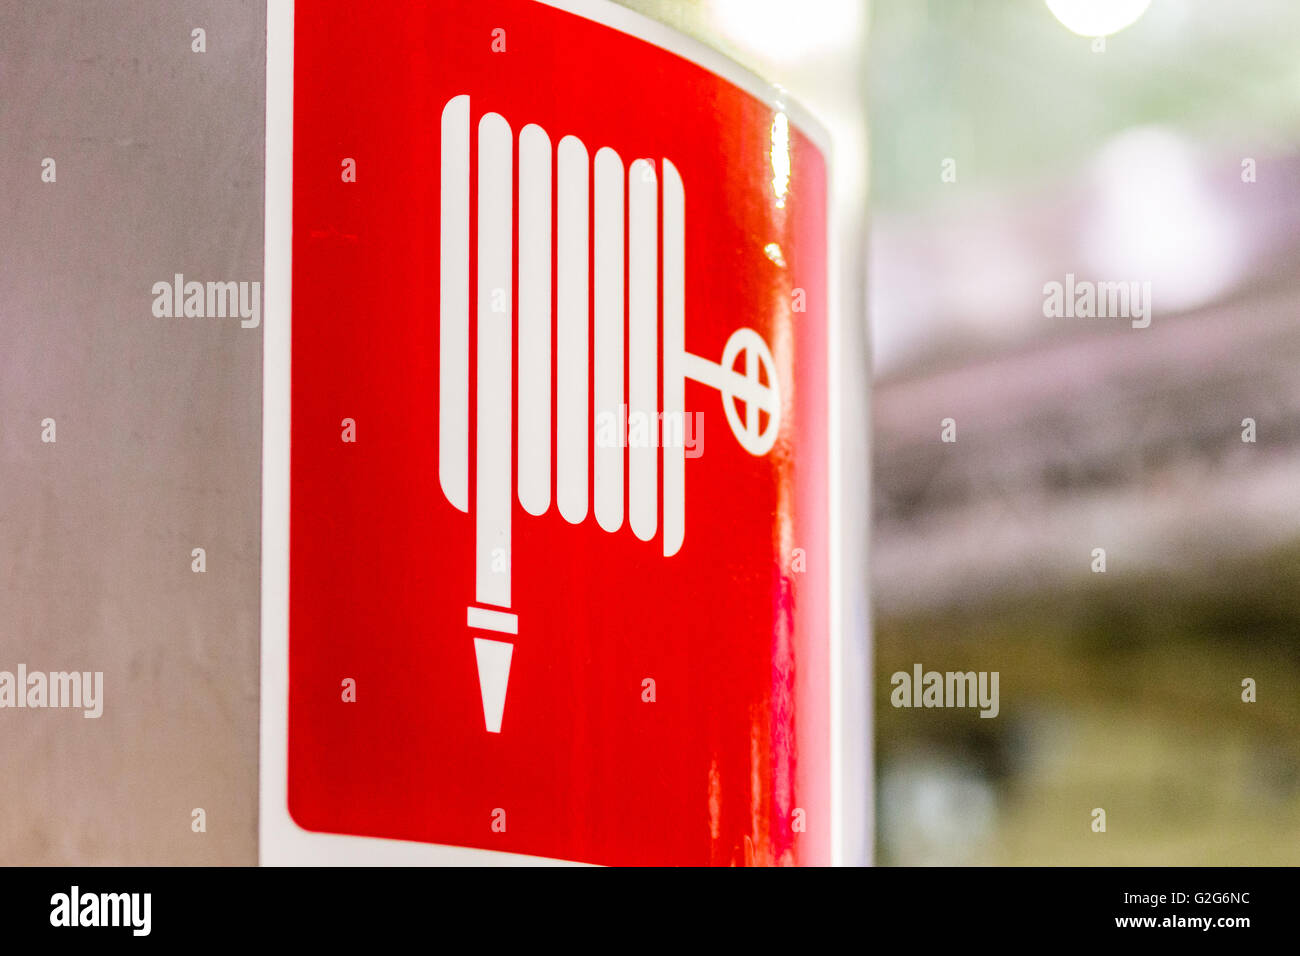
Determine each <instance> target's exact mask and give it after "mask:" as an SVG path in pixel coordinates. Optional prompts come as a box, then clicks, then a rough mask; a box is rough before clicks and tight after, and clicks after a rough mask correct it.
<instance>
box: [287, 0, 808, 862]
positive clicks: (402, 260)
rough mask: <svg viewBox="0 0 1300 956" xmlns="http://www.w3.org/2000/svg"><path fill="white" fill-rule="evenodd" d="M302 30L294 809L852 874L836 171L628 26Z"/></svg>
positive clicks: (354, 9)
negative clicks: (839, 710) (835, 511)
mask: <svg viewBox="0 0 1300 956" xmlns="http://www.w3.org/2000/svg"><path fill="white" fill-rule="evenodd" d="M577 6H582V7H584V8H586V7H596V6H599V7H600V8H601V9H605V10H617V8H613V7H612V6H611V5H607V4H595V3H592V2H586V3H582V4H577ZM296 18H297V20H296V26H295V31H294V51H293V56H294V92H293V96H294V125H293V137H294V143H293V266H292V313H293V315H292V367H291V376H292V378H291V398H292V411H291V458H290V522H289V529H290V530H289V657H288V667H289V675H288V676H289V701H288V707H289V723H288V775H287V781H288V792H287V801H288V806H289V811H290V813H291V815H292V818H293V820H294V821H296V823H297V824H298V825H299V826H301V827H303V828H305V829H307V830H313V831H323V832H327V833H334V834H349V835H355V836H368V837H387V838H395V839H398V840H407V841H419V842H423V843H431V844H445V845H452V846H459V847H473V848H481V849H487V850H498V851H505V852H509V853H519V854H529V855H535V856H541V857H548V858H553V859H561V860H573V861H581V862H591V863H609V864H710V863H711V864H733V863H734V864H744V863H825V862H829V856H830V771H829V765H830V703H829V695H830V656H829V628H830V619H829V606H828V603H829V593H828V588H829V568H828V562H829V557H828V511H827V493H826V489H827V479H828V472H827V455H828V447H827V414H828V405H827V402H828V396H827V388H826V371H827V338H826V336H827V321H828V320H827V295H828V284H827V248H826V237H827V229H826V204H827V195H826V192H827V171H826V166H825V160H824V158H823V155H822V153H821V152H820V151H819V149H818V147H817V146H816V145H815V144H814V142H813V141H812V140H811V139H810V138H809V136H808V135H807V134H806V133H805V132H803V131H801V129H800V123H798V122H796V121H792V120H790V119H788V117H787V111H786V109H784V108H783V107H782V106H781V105H780V104H777V103H774V102H769V101H764V100H763V99H761V98H759V97H757V96H755V95H754V94H753V93H751V92H747V91H746V90H745V89H742V88H741V86H740V85H737V84H736V83H733V82H732V81H731V80H729V79H726V78H723V77H722V76H720V75H718V73H715V72H712V71H711V70H710V69H708V68H705V67H704V66H701V65H698V64H697V63H696V62H693V61H692V59H691V58H689V57H687V56H683V55H680V54H678V53H674V52H670V51H669V50H667V49H665V48H664V46H663V45H664V43H665V42H666V41H667V40H668V39H669V38H670V37H671V34H669V33H668V31H666V30H663V29H662V28H658V27H652V26H651V25H649V24H648V21H643V20H641V19H640V18H637V17H635V16H634V15H632V14H628V13H627V12H626V11H622V10H618V11H617V15H612V19H613V21H614V22H615V23H616V26H610V25H608V24H607V23H602V22H597V21H596V20H593V19H589V18H587V17H584V16H581V15H578V14H577V13H574V12H570V11H567V10H563V9H557V8H556V7H554V6H552V5H548V4H544V3H539V2H532V0H498V2H490V3H488V2H428V0H420V2H405V3H400V4H384V5H382V6H380V7H376V6H373V5H372V6H367V5H365V4H355V3H344V2H328V3H324V2H323V3H313V4H302V5H299V6H298V8H297V12H296ZM605 19H607V20H609V19H611V17H610V16H607V17H605ZM629 25H631V26H629ZM617 26H622V27H624V28H625V29H619V28H616V27H617ZM634 28H635V29H634ZM628 30H632V32H628ZM635 32H641V33H642V34H643V35H646V36H649V37H650V39H651V40H655V41H656V42H657V43H658V44H659V45H656V42H650V41H649V40H647V39H642V38H640V37H638V36H635V35H632V34H633V33H635Z"/></svg>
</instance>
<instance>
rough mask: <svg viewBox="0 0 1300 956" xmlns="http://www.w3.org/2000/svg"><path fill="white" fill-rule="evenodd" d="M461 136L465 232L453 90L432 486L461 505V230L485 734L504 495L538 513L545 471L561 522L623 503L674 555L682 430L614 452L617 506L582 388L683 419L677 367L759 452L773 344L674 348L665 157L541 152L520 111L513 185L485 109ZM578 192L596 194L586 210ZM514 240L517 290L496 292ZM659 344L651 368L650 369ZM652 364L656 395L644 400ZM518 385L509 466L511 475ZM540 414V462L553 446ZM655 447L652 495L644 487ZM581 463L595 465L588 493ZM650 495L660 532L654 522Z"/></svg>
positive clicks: (681, 497) (605, 519)
mask: <svg viewBox="0 0 1300 956" xmlns="http://www.w3.org/2000/svg"><path fill="white" fill-rule="evenodd" d="M477 134H478V141H477V149H478V166H477V170H476V171H474V173H475V175H476V177H477V181H476V185H477V187H478V189H477V195H478V208H477V213H478V215H477V235H475V236H471V234H470V231H471V230H470V208H469V206H470V199H469V197H470V188H469V187H470V176H471V169H470V104H469V97H468V96H467V95H461V96H456V97H453V98H452V99H450V100H448V102H447V104H446V106H445V107H444V109H443V113H442V154H441V187H442V188H441V210H440V261H441V280H440V288H439V448H438V474H439V481H440V483H441V485H442V489H443V493H444V494H445V495H446V497H447V500H448V501H449V502H450V503H451V504H452V505H453V506H455V507H456V508H458V509H459V510H461V511H463V512H466V513H468V512H469V510H470V508H469V479H470V468H469V421H470V416H469V408H470V406H469V398H470V396H469V341H470V334H471V323H470V315H469V311H470V310H469V302H470V294H469V292H470V281H471V277H470V270H469V259H470V248H471V245H470V244H471V242H476V246H475V248H476V251H477V259H478V270H477V271H478V275H477V276H476V277H475V282H476V289H477V310H476V315H475V320H476V321H475V323H474V327H473V332H474V334H475V335H476V343H477V389H476V396H475V399H476V404H475V411H476V414H475V439H476V456H475V466H474V482H475V502H474V512H475V516H474V517H475V554H476V557H475V562H476V575H475V599H476V603H475V604H471V605H469V606H468V608H467V614H466V623H467V626H468V627H469V628H471V629H474V630H477V631H481V632H490V633H491V634H492V635H493V636H491V637H485V636H475V637H474V649H475V657H476V660H477V665H478V675H479V689H480V692H481V696H482V701H483V718H484V723H485V726H486V728H487V730H488V731H489V732H491V733H500V731H501V723H502V717H503V715H504V711H505V700H506V690H507V687H508V683H509V677H510V660H511V657H512V655H513V651H514V643H513V641H508V640H504V639H503V637H504V636H506V635H511V636H517V635H518V633H519V619H518V615H517V614H515V613H514V612H513V611H511V610H510V608H511V565H510V542H511V517H512V511H513V502H514V497H515V496H516V495H517V496H518V499H519V504H520V506H521V507H523V509H524V510H525V511H527V512H528V513H529V514H533V515H541V514H545V513H546V511H548V510H549V508H550V506H551V500H550V496H551V479H552V477H554V478H555V499H556V500H555V504H556V506H557V508H558V510H559V512H560V514H561V515H562V516H563V517H564V518H565V520H567V521H569V522H570V523H572V524H579V523H581V522H582V521H585V520H586V518H587V517H588V515H589V514H594V516H595V517H596V520H597V523H598V524H600V526H601V527H602V528H603V529H605V530H606V531H611V532H613V531H617V530H619V529H621V527H622V525H623V521H624V506H625V504H626V513H627V520H628V524H629V525H630V526H631V529H632V531H633V533H634V534H636V536H637V537H638V538H640V539H641V540H644V541H649V540H652V539H653V538H654V536H655V534H656V533H658V532H659V531H660V530H662V534H663V553H664V556H665V557H670V556H672V555H674V554H676V553H677V551H678V550H679V549H680V547H681V545H682V541H683V539H684V536H685V493H686V492H685V449H684V448H683V447H682V443H681V442H680V441H676V442H674V441H664V442H660V441H658V440H656V441H653V442H650V443H649V444H648V447H641V446H637V447H629V448H627V450H626V451H627V454H626V468H627V482H626V484H627V501H626V502H625V501H624V494H623V489H624V472H623V469H624V466H625V460H624V448H623V447H622V446H621V445H620V446H618V447H613V448H605V447H595V448H592V447H591V435H592V431H593V423H594V417H593V414H592V409H590V408H589V407H588V394H589V393H588V387H589V384H590V385H591V386H592V392H593V393H594V404H595V411H596V412H597V413H599V412H601V411H616V410H617V411H619V412H620V413H621V414H624V415H632V414H638V413H639V414H643V415H645V416H646V420H648V421H650V422H655V423H659V422H660V421H661V420H662V422H664V423H665V431H667V427H668V423H674V422H675V424H676V427H677V428H678V429H680V428H681V427H682V424H683V418H684V415H685V408H684V405H685V381H686V379H691V380H692V381H696V382H699V383H701V384H704V385H707V386H709V387H710V388H715V389H717V390H718V392H719V394H720V397H721V400H722V407H723V411H724V413H725V415H726V419H727V424H728V425H729V427H730V429H731V432H732V434H733V435H734V436H735V437H736V440H737V441H738V442H739V443H740V445H741V447H743V448H744V449H745V450H746V451H747V452H749V453H750V454H752V455H765V454H767V453H768V452H769V451H770V450H771V449H772V447H773V445H774V444H775V442H776V439H777V435H778V434H779V432H780V427H781V417H782V416H781V388H780V382H779V379H778V377H777V366H776V362H775V360H774V358H773V356H772V352H771V349H769V347H768V345H767V343H766V342H765V341H764V340H763V337H762V336H761V335H759V333H758V332H756V331H755V330H753V329H750V328H740V329H737V330H736V331H734V332H733V333H732V334H731V335H730V337H729V338H728V339H727V341H726V344H725V346H724V348H723V352H722V357H721V361H719V362H714V361H711V360H709V359H706V358H703V357H701V356H698V355H693V354H691V353H688V352H687V351H686V350H685V231H684V225H685V191H684V187H683V184H682V180H681V177H680V175H679V173H678V172H677V169H676V167H675V166H674V165H673V164H672V162H671V161H670V160H668V159H663V160H662V161H661V163H660V166H659V169H658V170H656V169H655V166H654V164H653V163H651V162H650V161H647V160H644V159H637V160H635V161H633V162H632V163H631V164H630V165H629V166H628V167H626V171H625V167H624V163H623V160H622V158H621V157H620V156H619V155H618V153H617V152H615V151H614V150H612V149H609V148H607V147H606V148H602V149H599V150H597V152H596V154H595V156H594V158H593V157H591V156H590V155H589V153H588V150H587V147H586V146H585V145H584V144H583V143H582V141H581V140H579V139H578V138H577V137H575V136H565V137H564V138H563V139H561V140H560V142H559V144H558V146H556V147H555V148H554V150H553V149H552V146H551V139H550V136H549V135H548V134H547V133H546V131H545V130H543V129H542V128H541V127H539V126H537V125H534V124H530V125H528V126H525V127H524V128H523V129H522V130H521V131H520V133H519V138H518V156H519V169H518V183H519V188H518V195H517V196H516V195H514V192H515V190H514V180H515V177H514V173H515V170H513V169H512V165H513V155H514V147H515V143H514V133H513V131H512V130H511V127H510V125H509V123H508V122H507V121H506V119H505V118H504V117H502V116H501V115H499V114H497V113H486V114H484V115H483V116H482V117H481V118H480V119H479V123H478V129H477ZM553 162H554V164H555V177H554V182H555V193H556V195H555V196H554V197H552V195H551V192H552V188H551V183H552V175H551V173H552V163H553ZM625 189H626V196H625V193H624V190H625ZM589 197H590V199H589ZM625 200H626V209H627V214H626V223H625V222H624V208H625V205H624V204H625ZM661 201H662V210H663V212H662V217H661V216H660V213H659V208H660V202H661ZM589 202H591V203H593V204H594V207H593V208H592V209H591V210H589V209H588V204H589ZM516 213H517V215H518V230H517V233H516V230H515V227H514V222H515V215H516ZM589 213H590V216H589ZM552 216H554V217H555V218H554V226H555V237H556V238H555V246H556V248H555V249H554V251H552V249H551V235H552ZM589 223H590V225H589ZM625 227H626V232H625ZM589 233H591V234H590V235H589ZM625 236H626V245H627V249H626V260H625V257H624V241H625ZM661 238H662V253H663V255H662V257H663V262H662V272H663V281H662V287H660V282H659V268H660V263H659V261H658V259H659V255H660V239H661ZM516 253H517V255H518V289H517V298H516V299H515V301H514V302H511V301H510V297H511V295H512V293H514V291H515V282H514V266H515V262H514V256H515V255H516ZM552 255H554V259H552ZM552 270H553V271H554V275H555V285H556V288H555V299H556V309H555V315H554V316H552V313H551V291H552V290H551V276H552ZM589 282H590V283H591V288H590V289H589V288H588V283H589ZM625 291H626V307H625V299H624V292H625ZM589 293H590V295H589ZM661 306H662V316H663V321H662V324H660V322H659V314H660V307H661ZM512 307H513V310H512ZM512 311H513V314H514V315H517V318H518V327H519V334H518V339H519V341H518V342H517V343H516V342H514V341H512V338H513V329H512V321H511V315H512ZM552 319H554V328H555V342H554V352H553V353H552V342H551V329H552ZM625 321H626V326H627V334H626V338H627V341H626V342H624V323H625ZM589 327H591V328H593V329H594V341H592V342H588V338H589V333H588V329H589ZM660 345H662V350H663V368H662V369H661V370H660V369H658V368H656V366H657V364H658V360H659V359H658V352H659V346H660ZM516 354H517V357H518V370H519V371H518V382H517V383H516V382H515V381H514V363H515V359H516ZM552 354H554V358H555V365H556V381H555V396H556V397H555V403H554V408H552V402H551V360H552ZM625 361H626V375H625V374H624V363H625ZM660 375H662V386H663V405H664V407H663V408H662V409H659V408H657V407H656V406H657V404H658V395H659V385H660V381H661V380H660ZM516 384H517V385H518V394H519V398H518V418H519V421H518V465H517V475H518V479H517V482H516V484H515V487H514V489H512V487H511V480H512V477H513V476H512V468H511V454H512V452H511V443H512V431H513V429H514V426H515V422H514V421H513V416H514V412H515V409H514V408H512V404H513V395H514V388H515V385H516ZM661 416H662V417H661ZM552 424H553V425H554V429H555V447H556V454H555V461H552V460H551V429H552ZM654 427H655V428H658V424H656V425H655V426H654ZM661 446H662V447H661ZM661 454H662V464H663V487H662V493H661V490H660V488H659V487H658V475H659V456H660V455H661ZM589 456H590V457H589ZM589 465H590V470H591V472H592V473H593V474H594V479H593V481H592V482H591V486H592V487H591V495H590V498H591V499H593V500H591V501H589V500H588V498H589V496H588V473H589ZM660 505H662V508H663V527H662V529H660V528H658V527H657V525H658V515H659V507H660Z"/></svg>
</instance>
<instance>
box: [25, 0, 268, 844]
mask: <svg viewBox="0 0 1300 956" xmlns="http://www.w3.org/2000/svg"><path fill="white" fill-rule="evenodd" d="M265 24H266V19H265V6H264V4H263V3H261V2H232V0H220V2H217V0H213V2H207V3H194V2H185V3H178V2H171V0H118V2H102V3H101V2H95V3H90V2H50V0H42V2H39V3H36V2H24V0H0V582H2V583H0V671H10V672H14V671H16V669H17V667H18V665H19V664H25V665H26V666H27V668H28V669H29V670H44V671H60V670H78V671H103V672H104V711H103V716H102V717H101V718H99V719H97V720H95V719H86V718H85V717H83V716H82V713H81V711H80V710H53V709H46V710H34V709H12V708H3V709H0V864H109V863H117V864H217V863H224V864H234V863H242V864H252V863H255V862H256V858H257V853H256V837H257V744H258V737H257V731H258V612H259V608H258V602H259V531H260V499H261V490H260V461H261V421H260V416H261V364H262V363H261V347H262V330H261V328H257V329H245V328H241V327H240V322H239V320H238V319H237V318H156V317H155V316H154V315H153V312H152V308H151V306H152V304H153V295H152V293H151V287H152V286H153V284H154V283H155V282H158V281H171V279H172V277H173V275H174V274H175V273H178V272H179V273H184V275H185V276H186V279H187V280H189V279H194V280H199V281H205V282H206V281H209V280H213V281H216V280H233V281H250V282H251V281H258V282H260V281H261V279H262V210H263V202H262V200H263V195H262V193H263V143H264V129H263V127H264V86H265V53H266V29H265ZM196 27H201V28H203V29H204V30H205V31H206V43H207V52H205V53H195V52H192V50H191V31H192V30H193V29H194V28H196ZM46 157H51V158H53V159H54V160H55V162H56V174H57V180H56V181H55V182H54V183H46V182H42V179H41V173H42V160H43V159H44V158H46ZM46 418H52V419H54V420H55V422H56V429H57V431H56V437H57V440H56V441H55V442H54V443H47V442H44V441H42V424H41V423H42V420H43V419H46ZM200 547H201V548H204V549H206V554H207V569H206V571H205V572H204V573H195V572H194V571H192V570H191V562H192V558H191V552H192V550H193V549H194V548H200ZM200 807H201V808H203V809H204V810H205V811H206V827H207V829H206V832H205V833H196V832H194V831H193V829H192V827H191V820H192V811H193V810H194V809H195V808H200Z"/></svg>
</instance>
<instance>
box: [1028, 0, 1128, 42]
mask: <svg viewBox="0 0 1300 956" xmlns="http://www.w3.org/2000/svg"><path fill="white" fill-rule="evenodd" d="M1046 2H1047V9H1049V10H1051V11H1052V13H1053V15H1054V16H1055V17H1056V19H1058V20H1060V21H1061V23H1063V24H1065V26H1066V28H1067V29H1068V30H1070V31H1071V32H1073V33H1077V34H1079V36H1083V37H1104V36H1110V35H1111V34H1112V33H1118V32H1119V31H1120V30H1123V29H1124V28H1125V27H1127V26H1130V25H1131V24H1133V23H1134V22H1136V20H1137V19H1138V17H1140V16H1142V14H1144V13H1146V12H1147V7H1149V6H1151V0H1046Z"/></svg>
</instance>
